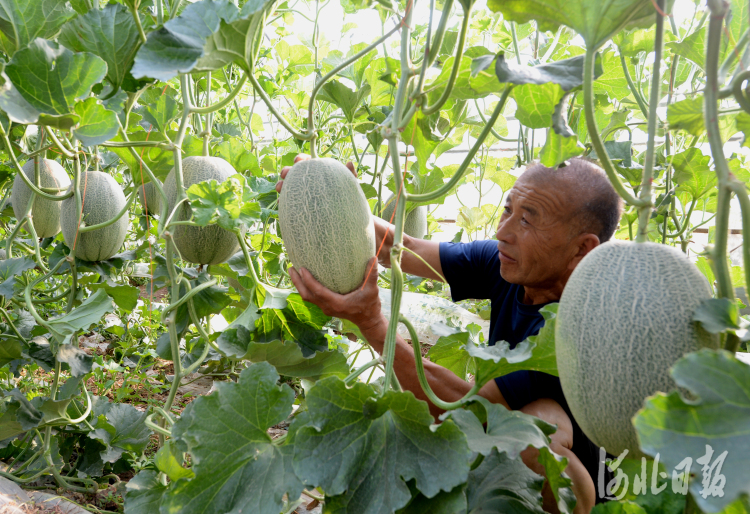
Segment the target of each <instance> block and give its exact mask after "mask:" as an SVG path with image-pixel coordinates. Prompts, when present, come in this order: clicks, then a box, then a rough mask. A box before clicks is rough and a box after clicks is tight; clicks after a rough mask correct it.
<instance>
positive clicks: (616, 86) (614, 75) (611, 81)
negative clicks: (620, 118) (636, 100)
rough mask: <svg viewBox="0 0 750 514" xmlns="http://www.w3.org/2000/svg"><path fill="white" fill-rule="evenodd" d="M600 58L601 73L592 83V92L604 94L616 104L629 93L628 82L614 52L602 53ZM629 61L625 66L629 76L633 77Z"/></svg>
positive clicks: (633, 72)
mask: <svg viewBox="0 0 750 514" xmlns="http://www.w3.org/2000/svg"><path fill="white" fill-rule="evenodd" d="M601 58H602V60H601V66H602V69H603V73H602V74H601V75H600V76H599V77H597V79H596V82H594V92H595V93H600V94H601V93H605V94H607V95H609V97H610V98H612V99H614V100H617V101H618V102H619V101H622V100H623V99H625V98H627V97H628V96H629V95H630V94H631V92H630V88H629V87H628V81H627V79H626V78H625V72H624V71H623V69H622V63H621V62H620V57H619V56H617V55H615V53H614V51H608V52H604V53H603V54H602V56H601ZM629 61H630V59H626V65H627V66H628V70H629V72H630V76H631V77H634V76H635V70H634V68H633V64H632V63H631V62H629Z"/></svg>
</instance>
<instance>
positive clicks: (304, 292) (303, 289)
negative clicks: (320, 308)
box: [289, 267, 311, 302]
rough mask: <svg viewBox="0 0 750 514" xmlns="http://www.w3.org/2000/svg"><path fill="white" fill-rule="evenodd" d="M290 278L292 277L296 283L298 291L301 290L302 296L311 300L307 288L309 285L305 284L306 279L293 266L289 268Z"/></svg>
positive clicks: (293, 282) (306, 299)
mask: <svg viewBox="0 0 750 514" xmlns="http://www.w3.org/2000/svg"><path fill="white" fill-rule="evenodd" d="M289 278H291V279H292V284H294V287H296V288H297V291H298V292H299V295H300V296H301V297H302V299H303V300H305V301H307V302H309V301H311V300H310V298H311V295H310V292H309V291H308V290H307V286H305V281H304V280H303V279H302V277H301V276H300V274H299V272H298V271H297V270H296V269H295V268H293V267H292V268H289Z"/></svg>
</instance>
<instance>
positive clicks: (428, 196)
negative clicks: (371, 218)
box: [391, 85, 513, 203]
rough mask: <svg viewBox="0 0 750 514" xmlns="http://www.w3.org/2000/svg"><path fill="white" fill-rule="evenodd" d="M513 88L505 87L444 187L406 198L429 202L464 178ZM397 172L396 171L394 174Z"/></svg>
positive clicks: (411, 200) (413, 200) (412, 200)
mask: <svg viewBox="0 0 750 514" xmlns="http://www.w3.org/2000/svg"><path fill="white" fill-rule="evenodd" d="M512 89H513V86H512V85H508V86H506V88H505V91H503V94H502V96H501V97H500V101H499V102H497V105H496V106H495V110H494V111H493V112H492V115H491V116H490V119H489V120H488V122H487V123H486V124H485V126H484V128H483V129H482V132H481V133H480V134H479V137H477V140H476V141H475V142H474V146H472V147H471V150H469V153H467V154H466V157H465V158H464V160H463V162H462V163H461V166H459V168H458V170H456V173H454V174H453V176H452V177H451V179H450V180H449V181H448V182H446V183H445V184H443V186H442V187H439V188H438V189H436V190H435V191H431V192H429V193H422V194H406V192H404V193H403V194H404V196H406V199H407V200H408V201H410V202H416V203H429V202H430V201H431V200H435V199H436V198H439V197H441V196H443V195H444V194H446V193H448V192H449V191H450V190H451V189H453V187H454V186H455V185H456V184H458V182H459V181H460V180H461V178H463V176H464V174H465V173H466V171H467V170H468V169H469V164H471V161H472V159H474V156H475V155H476V153H477V152H478V151H479V148H480V147H481V146H482V143H483V142H484V140H485V139H486V138H487V135H488V134H489V133H490V131H491V130H492V127H493V126H494V125H495V122H496V121H497V118H498V117H499V116H500V113H501V112H503V109H504V108H505V102H506V101H507V100H508V96H509V95H510V92H511V90H512ZM391 152H393V149H391ZM396 174H397V173H395V172H394V175H396Z"/></svg>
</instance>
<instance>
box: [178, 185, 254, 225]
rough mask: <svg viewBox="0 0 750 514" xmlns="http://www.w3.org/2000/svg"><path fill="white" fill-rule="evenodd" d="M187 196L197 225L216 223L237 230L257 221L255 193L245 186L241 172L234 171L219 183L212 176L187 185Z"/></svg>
mask: <svg viewBox="0 0 750 514" xmlns="http://www.w3.org/2000/svg"><path fill="white" fill-rule="evenodd" d="M187 196H188V198H189V199H190V206H191V208H192V210H193V218H194V220H195V222H196V223H197V224H198V225H201V226H204V227H205V226H207V225H214V224H215V225H218V226H220V227H221V228H223V229H225V230H229V231H234V232H237V233H239V231H240V230H241V229H242V228H243V227H248V226H250V225H252V224H253V223H254V222H256V221H260V212H261V211H260V205H258V202H257V201H256V200H255V197H256V196H257V193H255V192H254V191H253V190H252V189H250V188H249V187H246V186H245V177H243V176H242V175H233V176H231V177H229V178H228V179H227V180H226V181H224V182H223V183H221V184H219V183H218V182H217V181H216V180H214V179H211V180H208V181H205V182H198V183H196V184H193V185H192V186H190V187H189V188H188V190H187Z"/></svg>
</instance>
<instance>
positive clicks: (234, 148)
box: [213, 114, 262, 176]
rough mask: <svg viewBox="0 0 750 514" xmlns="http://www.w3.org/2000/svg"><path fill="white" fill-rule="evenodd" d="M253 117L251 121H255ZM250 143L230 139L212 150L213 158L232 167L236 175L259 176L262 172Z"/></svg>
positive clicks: (238, 139) (233, 138) (239, 139)
mask: <svg viewBox="0 0 750 514" xmlns="http://www.w3.org/2000/svg"><path fill="white" fill-rule="evenodd" d="M255 116H257V114H256V115H254V116H253V119H255ZM252 146H253V145H252V143H250V142H249V141H243V140H242V139H241V138H238V137H232V138H229V140H228V141H223V142H221V143H220V144H218V145H216V146H215V147H214V148H213V155H214V156H215V157H221V158H222V159H224V160H225V161H227V162H228V163H229V164H231V165H232V167H233V168H234V169H235V170H237V173H242V174H245V173H248V172H249V173H251V174H253V175H256V176H260V175H261V174H262V171H261V169H260V166H259V165H258V158H257V157H256V156H255V154H253V152H252V149H253V148H252Z"/></svg>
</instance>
